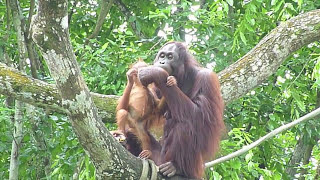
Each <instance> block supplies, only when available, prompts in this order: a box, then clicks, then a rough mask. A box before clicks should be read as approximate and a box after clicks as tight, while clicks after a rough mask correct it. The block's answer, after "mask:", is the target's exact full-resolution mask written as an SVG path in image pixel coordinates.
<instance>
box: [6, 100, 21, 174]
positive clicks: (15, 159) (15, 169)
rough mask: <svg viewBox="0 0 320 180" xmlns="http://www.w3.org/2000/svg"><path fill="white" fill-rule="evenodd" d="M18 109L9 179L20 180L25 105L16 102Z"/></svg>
mask: <svg viewBox="0 0 320 180" xmlns="http://www.w3.org/2000/svg"><path fill="white" fill-rule="evenodd" d="M15 104H16V109H15V115H14V130H13V141H12V148H11V158H10V170H9V179H10V180H18V179H19V150H20V147H21V140H22V137H23V131H22V126H23V112H22V109H23V107H24V105H23V103H22V102H20V101H16V103H15Z"/></svg>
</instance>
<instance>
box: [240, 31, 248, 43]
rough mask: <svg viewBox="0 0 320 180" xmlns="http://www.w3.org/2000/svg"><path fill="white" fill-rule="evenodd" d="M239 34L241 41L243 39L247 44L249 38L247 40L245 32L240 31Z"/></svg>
mask: <svg viewBox="0 0 320 180" xmlns="http://www.w3.org/2000/svg"><path fill="white" fill-rule="evenodd" d="M239 34H240V38H241V41H242V42H243V43H244V44H245V45H247V40H246V37H245V36H244V34H243V32H241V31H240V33H239Z"/></svg>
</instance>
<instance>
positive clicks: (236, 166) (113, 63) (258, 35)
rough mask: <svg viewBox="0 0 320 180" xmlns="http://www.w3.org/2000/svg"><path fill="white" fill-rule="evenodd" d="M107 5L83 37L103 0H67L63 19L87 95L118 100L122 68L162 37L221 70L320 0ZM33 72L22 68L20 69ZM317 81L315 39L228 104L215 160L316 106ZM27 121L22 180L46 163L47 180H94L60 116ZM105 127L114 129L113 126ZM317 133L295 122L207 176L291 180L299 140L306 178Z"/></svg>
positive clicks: (5, 129) (5, 44)
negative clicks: (100, 19)
mask: <svg viewBox="0 0 320 180" xmlns="http://www.w3.org/2000/svg"><path fill="white" fill-rule="evenodd" d="M110 2H111V3H112V6H111V8H110V11H109V13H108V15H107V16H106V17H105V18H104V23H103V25H102V28H101V30H100V31H99V34H98V36H97V37H95V38H92V39H88V37H89V35H90V34H91V33H92V32H93V30H94V28H95V26H96V21H97V18H98V15H99V13H100V11H101V9H102V7H101V6H100V5H101V4H103V3H102V2H101V1H94V0H83V1H70V3H69V6H70V7H69V16H70V17H69V18H70V36H71V39H72V44H73V47H74V51H75V53H76V56H77V60H78V62H79V64H80V65H81V68H82V73H83V75H84V77H85V80H86V82H87V85H88V87H89V89H90V90H91V91H93V92H98V93H101V94H115V95H121V94H122V91H123V89H124V86H125V83H126V76H125V73H126V71H127V70H128V67H129V65H130V64H132V63H133V62H135V61H136V60H137V59H138V58H142V59H145V61H147V62H149V63H150V62H152V60H153V58H154V56H155V53H156V52H157V50H158V49H159V48H160V47H161V45H162V44H163V43H165V42H167V41H170V40H178V41H186V43H187V44H188V46H189V48H190V50H191V52H192V53H193V54H194V56H195V57H196V58H197V59H198V61H199V62H200V63H201V64H202V65H203V66H204V67H208V68H211V69H212V70H214V71H216V72H219V71H221V70H223V69H224V68H226V67H228V66H229V65H230V64H232V63H233V62H235V61H236V60H237V59H239V58H240V57H242V56H243V55H244V54H245V53H247V52H248V51H249V50H250V49H252V48H253V47H254V46H255V45H256V44H257V43H258V42H259V40H261V39H262V38H263V37H264V36H265V35H266V34H267V33H268V32H270V31H271V30H272V29H273V28H275V27H276V26H277V24H278V23H281V22H282V21H286V20H287V19H289V18H291V17H294V16H296V15H298V14H299V13H303V12H307V11H310V10H313V9H317V8H320V1H314V0H265V1H263V0H244V1H233V0H210V1H201V0H200V1H199V0H198V1H187V0H181V1H175V0H171V1H163V0H151V1H144V0H136V1H130V0H121V1H119V0H114V1H110ZM19 3H20V6H21V10H22V14H23V15H24V16H25V18H28V12H29V7H30V4H29V1H25V0H21V1H19ZM108 3H109V1H108ZM108 3H107V4H108ZM123 7H125V8H123ZM0 8H1V9H2V11H0V21H1V24H2V25H1V28H0V38H2V41H0V56H1V58H0V61H4V59H3V58H2V57H3V56H4V54H3V53H4V51H5V52H6V53H7V54H8V55H9V57H10V58H11V59H12V60H13V62H11V63H13V65H14V66H15V65H16V64H18V62H17V61H18V58H17V57H18V50H17V37H16V33H15V30H14V28H13V25H12V16H11V14H10V12H8V7H7V6H6V4H5V2H4V1H0ZM104 8H105V7H104ZM8 16H9V17H8ZM8 19H9V20H8ZM39 56H40V59H42V58H41V55H39ZM6 63H8V62H6ZM41 63H42V64H43V67H42V68H41V71H39V72H38V74H39V77H40V78H41V79H43V80H46V81H48V82H51V78H50V75H49V72H48V70H47V68H46V65H45V64H44V61H43V60H42V62H41ZM30 71H31V70H30V68H29V66H28V67H27V73H30ZM319 85H320V42H315V43H312V44H309V45H308V46H307V47H304V48H302V49H300V50H299V51H297V52H296V53H294V54H293V55H292V56H291V57H289V58H288V59H287V60H286V61H285V63H283V64H282V66H281V67H280V68H279V70H278V71H277V73H276V74H274V75H273V76H272V77H270V78H269V79H268V81H266V82H264V83H263V84H262V85H260V86H259V87H257V88H256V89H255V90H253V91H252V92H251V93H249V94H247V95H246V96H244V97H242V98H241V99H239V100H237V101H234V102H232V103H230V104H228V105H227V107H226V113H225V122H226V124H227V126H228V134H227V135H226V137H225V139H224V140H223V142H222V144H221V148H220V149H221V152H220V154H219V156H223V155H227V154H229V153H231V152H233V151H235V150H238V149H240V148H241V147H243V146H245V145H247V144H249V143H251V142H253V141H255V140H257V139H258V138H259V137H261V136H263V135H265V134H266V133H268V132H270V131H272V130H273V129H275V128H277V127H279V126H281V125H283V124H285V123H288V122H290V121H292V120H293V119H296V118H299V117H300V116H302V115H303V114H306V113H308V112H310V111H312V110H313V109H315V108H316V107H317V106H319V104H320V99H319V98H320V96H319V92H318V88H319V87H320V86H319ZM6 98H7V97H4V96H1V95H0V101H1V104H0V179H8V177H9V175H8V174H9V172H8V169H9V163H10V162H9V161H10V151H11V143H12V130H13V124H12V119H13V114H14V107H12V106H6V105H5V101H6V100H7V99H6ZM26 108H28V107H26ZM30 116H33V117H37V118H35V119H36V121H35V122H32V121H30V120H29V119H30V118H29V117H30ZM24 119H25V121H24V128H23V131H24V137H23V144H22V147H21V150H20V162H21V164H20V166H19V176H20V177H21V179H35V178H44V177H45V175H44V174H45V172H44V169H43V167H44V166H45V165H48V164H49V167H50V168H49V172H50V173H49V174H50V176H51V178H53V179H68V178H70V177H72V176H74V174H75V172H79V175H78V176H79V178H80V179H95V178H94V174H95V172H94V167H93V166H92V164H91V163H90V162H89V158H88V157H87V156H84V151H83V149H82V148H81V146H80V145H79V142H78V140H77V139H76V137H75V135H74V133H73V132H72V128H71V126H70V124H69V122H68V119H67V118H66V117H65V116H63V115H60V114H55V113H52V112H46V111H45V110H41V109H36V110H34V111H33V112H32V113H30V112H28V111H27V112H26V113H25V116H24ZM107 126H108V127H109V129H113V128H115V126H114V124H107ZM319 130H320V124H319V121H318V120H312V121H309V122H308V123H306V124H301V125H299V126H297V127H295V128H293V129H290V130H289V131H286V132H285V133H282V134H280V135H278V136H277V137H276V138H274V139H271V140H269V141H267V142H265V143H263V144H262V145H260V146H259V147H258V148H255V149H253V150H251V151H250V152H249V153H247V154H246V155H243V156H240V157H237V158H234V159H232V160H230V161H227V162H224V163H221V164H219V165H217V166H215V167H214V168H213V169H212V168H210V169H208V170H207V175H208V176H207V177H208V178H209V179H257V178H261V177H263V179H290V177H288V175H287V173H286V170H287V168H288V167H289V166H290V165H289V162H290V159H291V158H292V156H293V154H294V152H295V147H296V145H297V143H298V140H299V139H301V138H302V139H303V142H304V144H305V145H312V148H311V150H312V151H310V152H309V153H311V154H310V155H311V157H310V158H309V159H310V161H307V163H305V164H303V163H301V164H300V165H299V164H296V165H295V167H296V168H297V170H298V173H301V172H303V173H301V174H302V175H303V176H304V177H305V178H306V179H313V178H314V177H315V176H316V168H317V166H319V164H320V163H319V161H320V156H319V154H320V153H319V152H320V148H319V147H318V146H315V144H317V141H318V140H319ZM302 170H305V171H302Z"/></svg>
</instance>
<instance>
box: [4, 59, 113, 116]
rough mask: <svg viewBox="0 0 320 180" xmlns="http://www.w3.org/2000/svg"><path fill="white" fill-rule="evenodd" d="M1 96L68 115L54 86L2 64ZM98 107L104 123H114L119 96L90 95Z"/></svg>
mask: <svg viewBox="0 0 320 180" xmlns="http://www.w3.org/2000/svg"><path fill="white" fill-rule="evenodd" d="M0 94H3V95H6V96H12V97H15V98H16V99H18V100H20V101H23V102H26V103H28V104H32V105H34V106H38V107H42V108H45V109H46V110H52V111H56V112H59V113H62V114H66V113H67V111H66V109H65V108H63V107H62V103H61V102H62V100H61V96H60V95H59V93H58V89H57V88H56V86H55V85H53V84H48V83H46V82H44V81H41V80H38V79H34V78H31V77H29V76H27V75H25V74H23V73H21V72H20V71H18V70H16V69H14V68H11V67H8V66H7V65H5V64H3V63H0ZM90 94H91V96H92V98H93V101H94V102H95V104H96V106H97V107H98V108H99V115H100V117H101V118H102V120H103V121H104V122H114V111H115V107H116V105H117V100H118V96H114V95H101V94H97V93H90Z"/></svg>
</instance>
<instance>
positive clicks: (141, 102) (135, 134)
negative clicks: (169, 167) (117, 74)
mask: <svg viewBox="0 0 320 180" xmlns="http://www.w3.org/2000/svg"><path fill="white" fill-rule="evenodd" d="M146 66H147V64H146V63H145V62H143V61H141V60H140V61H138V62H137V63H136V64H134V65H133V67H132V68H131V69H130V70H129V71H128V72H127V79H128V83H127V86H126V88H125V90H124V93H123V95H122V96H121V98H120V100H119V103H118V106H117V114H116V118H117V124H118V131H115V132H113V135H114V137H115V138H116V139H117V138H118V137H122V136H121V135H124V136H125V137H126V142H125V143H124V142H122V143H124V144H125V147H126V148H127V149H128V150H129V151H130V152H131V153H133V154H134V155H136V153H137V152H138V151H139V150H140V149H142V151H140V153H139V157H141V158H151V159H152V160H154V161H157V159H158V158H159V153H160V151H159V153H156V154H154V155H152V152H153V153H155V152H156V151H157V150H156V149H159V148H158V146H159V145H158V143H157V142H156V140H155V139H154V138H153V137H152V135H151V134H150V133H149V132H148V130H149V129H150V128H151V127H154V126H156V127H157V128H158V129H159V130H160V131H161V129H163V128H162V127H163V123H164V118H163V115H162V114H161V113H160V112H161V109H163V107H164V106H165V100H164V98H162V99H161V100H159V98H157V96H156V95H155V93H154V92H153V86H152V84H151V85H150V86H149V87H145V86H142V84H141V83H140V81H139V79H138V78H137V72H138V69H139V68H141V67H146ZM166 84H167V85H168V86H172V85H174V84H176V80H175V78H174V77H173V76H170V77H168V81H167V83H166ZM159 130H158V131H159ZM161 132H162V131H161ZM121 133H122V134H121ZM135 138H136V139H135ZM120 139H121V138H120ZM120 142H121V141H120ZM137 146H139V147H137ZM152 146H154V147H152Z"/></svg>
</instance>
